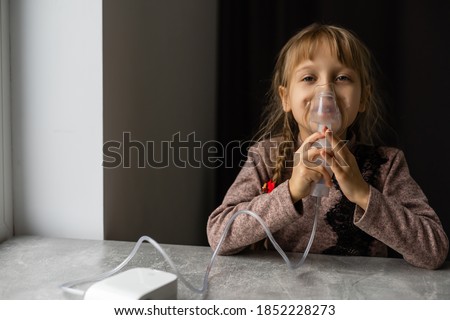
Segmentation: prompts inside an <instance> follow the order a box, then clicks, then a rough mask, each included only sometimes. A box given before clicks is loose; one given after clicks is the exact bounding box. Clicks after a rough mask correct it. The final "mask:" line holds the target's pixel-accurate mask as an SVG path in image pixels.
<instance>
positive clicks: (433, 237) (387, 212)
mask: <svg viewBox="0 0 450 320" xmlns="http://www.w3.org/2000/svg"><path fill="white" fill-rule="evenodd" d="M390 150H394V149H390ZM395 150H396V149H395ZM391 164H392V165H391V167H390V169H389V171H388V174H387V176H386V179H385V182H384V186H383V190H382V191H380V190H377V189H376V188H374V187H373V186H370V195H369V201H368V204H367V209H366V210H365V211H364V210H363V209H362V208H361V207H359V206H357V207H356V210H355V215H354V223H355V225H356V226H358V227H359V228H360V229H361V230H363V231H365V232H366V233H368V234H370V235H371V236H373V237H375V238H377V239H378V240H380V241H381V242H383V243H385V244H386V245H388V246H389V247H391V248H392V249H394V250H395V251H397V252H398V253H400V254H401V255H403V258H404V259H405V260H406V261H407V262H409V263H410V264H412V265H415V266H417V267H422V268H427V269H437V268H439V267H440V266H441V265H442V264H443V263H444V261H445V259H446V257H447V253H448V249H449V242H448V238H447V236H446V234H445V232H444V230H443V228H442V225H441V223H440V221H439V218H438V216H437V215H436V213H435V212H434V210H433V209H432V208H431V207H430V206H429V204H428V200H427V198H426V197H425V195H424V193H423V192H422V190H421V188H420V187H419V186H418V184H417V183H416V182H415V181H414V180H413V178H412V177H411V175H410V173H409V170H408V166H407V163H406V160H405V157H404V154H403V152H402V151H400V150H396V153H395V154H394V155H393V160H392V162H391Z"/></svg>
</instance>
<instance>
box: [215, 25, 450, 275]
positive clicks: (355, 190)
mask: <svg viewBox="0 0 450 320" xmlns="http://www.w3.org/2000/svg"><path fill="white" fill-rule="evenodd" d="M371 63H372V62H371V55H370V53H369V51H368V50H367V48H366V47H365V46H364V44H362V43H361V42H360V41H359V40H358V39H357V38H356V37H355V36H354V35H353V34H352V33H351V32H349V31H348V30H345V29H342V28H339V27H335V26H327V25H317V24H314V25H311V26H309V27H307V28H305V29H303V30H302V31H300V32H299V33H298V34H296V35H295V36H294V37H292V38H291V39H290V40H289V41H288V42H287V43H286V45H285V46H284V47H283V49H282V50H281V52H280V54H279V57H278V60H277V63H276V66H275V71H274V76H273V81H272V89H271V94H272V103H271V105H270V106H269V112H268V113H267V116H266V120H265V122H263V125H262V129H261V137H262V138H263V139H261V141H260V142H258V143H257V144H256V145H254V146H252V147H251V148H250V149H249V154H248V159H247V162H246V164H245V166H244V167H243V168H242V169H241V172H240V173H239V175H238V176H237V178H236V180H235V182H234V183H233V185H232V186H231V187H230V189H229V190H228V192H227V194H226V196H225V198H224V200H223V203H222V204H221V205H220V206H219V207H218V208H217V209H216V210H215V211H214V212H213V213H212V214H211V215H210V217H209V219H208V225H207V233H208V240H209V243H210V245H211V247H212V248H215V247H216V246H217V244H218V241H219V239H220V237H221V235H222V232H223V230H224V226H225V224H226V223H227V221H228V219H229V218H230V217H231V216H232V215H233V214H234V213H235V212H237V211H239V210H243V209H247V210H251V211H253V212H255V213H257V214H258V215H259V216H260V217H261V218H262V219H263V220H264V221H265V223H266V224H267V226H268V227H269V229H270V231H271V232H272V233H273V235H274V238H275V239H276V241H277V242H278V244H279V245H280V246H281V248H283V250H285V251H290V252H304V251H305V248H306V246H307V243H308V240H309V237H310V234H311V229H312V225H313V220H314V206H315V202H316V198H315V197H313V196H312V195H311V191H312V188H313V186H314V185H315V183H316V182H318V181H319V180H321V179H323V181H324V182H325V184H326V185H327V186H328V187H330V191H329V196H328V197H323V198H321V204H320V207H319V218H318V223H317V232H316V237H315V240H314V242H313V244H312V247H311V252H312V253H325V254H335V255H364V256H384V257H385V256H388V248H390V249H393V250H394V251H396V252H398V253H399V254H401V255H402V256H403V258H404V259H405V260H406V261H407V262H409V263H410V264H412V265H415V266H417V267H422V268H428V269H436V268H439V267H440V266H441V265H442V264H443V262H444V261H445V259H446V256H447V253H448V247H449V242H448V238H447V236H446V234H445V232H444V230H443V228H442V225H441V223H440V221H439V218H438V216H437V215H436V213H435V212H434V211H433V209H432V208H431V207H430V206H429V204H428V201H427V198H426V197H425V195H424V194H423V192H422V190H421V189H420V187H419V186H418V185H417V183H416V182H415V181H414V180H413V178H412V177H411V176H410V174H409V171H408V167H407V163H406V160H405V157H404V154H403V152H402V151H400V150H398V149H395V148H388V147H376V146H373V143H374V141H375V140H376V138H377V135H376V129H377V128H378V127H379V124H380V123H381V121H382V119H381V118H380V103H379V99H378V97H377V95H376V91H375V88H374V84H373V83H372V81H373V72H372V66H371ZM320 86H325V87H327V88H328V90H330V91H332V92H333V93H334V95H335V96H336V101H337V105H338V108H339V110H340V113H341V117H342V120H341V125H340V128H339V129H338V130H335V132H332V131H331V130H330V129H328V128H326V127H325V129H324V130H322V131H320V132H314V130H312V129H311V128H310V124H309V118H310V114H309V111H310V105H311V101H312V99H313V96H314V92H315V90H316V88H318V87H320ZM333 130H334V128H333ZM324 138H325V139H327V141H328V142H329V143H330V144H331V146H332V149H331V150H330V149H324V148H317V147H314V145H315V143H316V142H317V141H319V140H320V139H324ZM345 142H346V143H345ZM319 157H320V158H321V159H323V160H324V161H326V163H327V164H328V165H329V167H330V168H331V174H330V173H329V172H328V171H327V170H326V169H325V168H324V166H318V165H314V164H315V161H316V160H317V159H318V158H319ZM262 245H264V247H265V248H266V249H268V248H269V246H270V245H271V244H270V242H269V241H267V239H266V234H265V232H264V230H263V228H262V227H261V225H260V224H259V223H258V222H257V221H256V220H255V219H254V218H253V217H251V216H248V215H245V214H244V215H240V216H238V217H237V219H236V220H235V221H234V223H233V224H232V226H231V228H230V231H229V233H228V235H227V237H226V239H225V242H224V243H223V245H222V248H221V252H220V253H221V254H234V253H237V252H240V251H242V250H244V249H245V248H247V247H258V246H262Z"/></svg>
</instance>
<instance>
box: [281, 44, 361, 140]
mask: <svg viewBox="0 0 450 320" xmlns="http://www.w3.org/2000/svg"><path fill="white" fill-rule="evenodd" d="M318 85H321V86H323V85H327V86H329V87H330V88H331V89H332V90H334V92H335V95H336V101H337V105H338V107H339V110H340V112H341V116H342V125H341V128H340V130H338V132H334V134H335V135H337V136H339V137H340V138H341V139H345V137H346V133H347V128H348V127H349V126H350V125H351V124H352V123H353V121H354V120H355V118H356V116H357V114H358V112H363V111H364V105H363V103H362V101H361V81H360V78H359V75H358V73H357V72H356V71H355V70H353V69H351V68H349V67H347V66H345V65H343V64H341V62H340V61H339V60H338V59H337V57H336V56H335V55H334V54H332V52H331V50H330V48H329V46H328V45H326V44H323V43H322V44H320V45H319V46H318V47H317V48H316V53H315V55H314V58H313V59H312V60H304V61H301V62H300V63H299V64H298V65H297V66H296V67H295V68H294V70H293V71H292V73H291V75H290V78H289V79H288V86H287V87H283V86H280V88H279V94H280V97H281V101H282V103H283V109H284V111H285V112H289V111H292V114H293V116H294V118H295V121H296V122H297V124H298V126H299V129H300V136H299V139H301V140H302V141H304V140H305V139H306V138H307V137H308V136H310V135H311V134H313V133H314V132H311V129H310V126H309V110H310V102H311V101H312V99H313V98H314V94H315V88H316V87H317V86H318Z"/></svg>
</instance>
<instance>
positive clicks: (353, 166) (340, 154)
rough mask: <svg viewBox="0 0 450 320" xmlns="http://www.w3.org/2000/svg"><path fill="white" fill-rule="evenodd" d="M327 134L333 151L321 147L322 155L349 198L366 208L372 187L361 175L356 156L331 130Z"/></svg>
mask: <svg viewBox="0 0 450 320" xmlns="http://www.w3.org/2000/svg"><path fill="white" fill-rule="evenodd" d="M325 136H326V138H327V140H328V141H329V142H331V146H332V150H333V151H331V152H326V151H325V150H323V149H321V151H320V155H321V156H322V158H323V159H325V161H326V162H327V164H328V165H329V166H330V167H331V170H332V171H333V173H334V175H335V177H336V180H337V182H338V183H339V186H340V188H341V190H342V192H343V193H344V195H345V196H346V197H347V199H348V200H350V201H351V202H353V203H356V204H357V205H358V206H360V207H361V208H363V209H364V210H366V209H367V203H368V200H369V193H370V188H369V185H368V184H367V183H366V182H365V181H364V179H363V177H362V175H361V171H360V170H359V167H358V164H357V163H356V159H355V156H354V155H353V154H352V153H351V152H350V150H349V149H348V148H347V146H346V145H345V144H344V143H343V141H342V140H340V139H338V138H337V137H336V136H334V135H333V132H332V131H331V130H327V131H326V132H325Z"/></svg>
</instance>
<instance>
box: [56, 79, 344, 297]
mask: <svg viewBox="0 0 450 320" xmlns="http://www.w3.org/2000/svg"><path fill="white" fill-rule="evenodd" d="M314 92H315V93H314V95H313V98H312V100H311V102H310V109H309V124H310V129H311V131H312V132H314V131H320V132H322V131H323V129H324V128H325V127H327V128H329V129H331V130H333V131H337V130H339V128H340V126H341V114H340V112H339V109H338V106H337V104H336V97H335V93H334V91H333V89H332V87H330V85H323V86H317V87H316V88H315V90H314ZM318 144H319V145H320V146H319V147H321V148H330V143H329V142H328V141H327V140H326V139H325V138H324V139H321V140H319V141H318ZM321 165H325V163H324V161H323V159H322V163H321ZM325 167H326V168H327V166H325ZM327 170H329V173H330V174H331V170H330V168H327ZM328 193H329V188H328V187H327V186H326V185H325V184H324V181H323V179H322V180H320V181H319V182H317V183H316V184H315V186H314V187H313V190H312V192H311V195H312V196H314V197H316V206H315V215H314V223H313V226H312V230H311V236H310V239H309V242H308V244H307V246H306V249H305V251H304V253H303V255H302V257H301V258H300V260H299V261H298V262H297V263H292V262H291V261H290V260H289V258H288V256H287V255H286V253H285V252H284V251H283V249H281V247H280V246H279V244H278V243H277V242H276V240H275V238H274V237H273V235H272V233H271V232H270V230H269V228H268V226H267V225H266V223H265V222H264V220H263V219H262V218H261V217H260V216H259V215H258V214H257V213H254V212H252V211H249V210H240V211H237V212H236V213H234V214H233V215H232V216H231V218H230V219H229V220H228V222H227V224H226V226H225V228H224V230H223V232H222V236H221V238H220V240H219V242H218V244H217V247H216V249H215V250H214V252H213V254H212V257H211V260H210V262H209V264H208V266H207V268H206V271H205V274H204V277H203V284H202V287H200V288H196V287H195V286H193V285H192V284H190V283H189V282H188V281H187V280H186V279H185V278H184V277H183V275H182V274H181V273H180V272H179V271H178V268H177V267H176V265H175V264H174V262H173V261H172V259H171V258H170V257H169V256H168V255H167V253H166V252H165V251H164V249H163V248H162V247H161V246H160V245H159V244H158V243H157V242H156V241H155V240H153V239H152V238H150V237H148V236H142V237H141V238H140V239H139V240H138V241H137V243H136V244H135V246H134V248H133V250H132V251H131V253H130V254H129V255H128V257H127V258H126V259H125V260H124V261H123V262H122V263H121V264H120V265H118V266H117V267H116V268H114V269H113V270H110V271H107V272H104V273H101V274H98V275H94V276H92V277H88V278H85V279H80V280H76V281H71V282H67V283H65V284H62V285H61V289H62V290H64V291H65V292H68V293H71V294H75V295H79V296H82V297H84V299H108V300H114V299H133V300H135V299H176V298H177V284H178V280H180V281H181V282H182V283H183V284H184V285H185V286H186V287H187V288H189V289H190V290H192V291H193V292H195V293H198V294H205V293H206V292H207V290H208V280H209V272H210V271H211V268H212V265H213V263H214V260H215V258H216V256H217V254H218V252H219V250H220V248H221V246H222V244H223V242H224V240H225V238H226V236H227V234H228V231H229V229H230V227H231V224H232V223H233V222H234V220H235V219H236V218H237V217H238V216H239V215H242V214H246V215H250V216H252V217H253V218H254V219H256V220H257V221H258V222H259V223H260V224H261V226H262V227H263V229H264V231H265V233H266V235H267V237H268V239H269V240H270V242H271V243H272V245H273V247H274V248H275V249H276V250H277V251H278V253H279V254H280V255H281V257H282V258H283V260H284V261H285V262H286V264H287V266H288V268H289V269H292V270H293V269H297V268H299V267H300V266H302V265H303V263H304V262H305V259H306V256H307V255H308V253H309V250H310V248H311V245H312V243H313V240H314V236H315V233H316V227H317V217H318V215H319V206H320V199H321V197H327V196H328ZM265 196H270V195H267V194H266V195H265ZM144 241H146V242H149V243H150V244H152V245H153V246H154V247H155V248H156V249H157V250H158V251H159V253H160V254H161V255H162V256H163V257H164V259H165V260H166V261H167V262H168V263H169V265H170V266H171V268H172V270H173V271H174V274H172V273H168V272H163V271H159V270H154V269H150V268H132V269H129V270H127V271H123V272H120V273H119V271H121V270H122V269H123V268H124V267H125V266H126V265H127V264H128V262H129V261H130V260H131V259H132V258H133V257H134V255H135V254H136V252H137V251H138V249H139V247H140V246H141V244H142V243H143V242H144ZM89 282H96V283H94V284H93V285H91V286H90V287H89V288H88V289H87V290H86V291H83V290H80V289H76V288H74V287H75V286H77V285H80V284H84V283H89Z"/></svg>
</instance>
